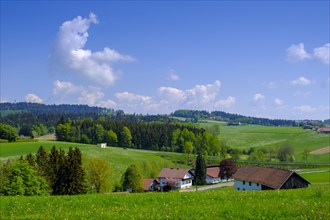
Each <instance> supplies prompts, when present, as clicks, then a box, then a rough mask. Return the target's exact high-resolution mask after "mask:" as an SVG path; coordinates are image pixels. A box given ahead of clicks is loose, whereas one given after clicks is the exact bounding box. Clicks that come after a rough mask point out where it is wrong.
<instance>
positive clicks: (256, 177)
mask: <svg viewBox="0 0 330 220" xmlns="http://www.w3.org/2000/svg"><path fill="white" fill-rule="evenodd" d="M233 177H234V179H235V190H269V189H295V188H306V187H308V185H309V184H310V183H309V182H308V181H307V180H305V179H304V178H303V177H301V176H300V175H298V174H297V173H295V172H294V171H291V170H284V169H279V168H271V167H258V166H244V167H241V168H240V169H239V170H238V171H237V172H236V173H235V174H234V175H233Z"/></svg>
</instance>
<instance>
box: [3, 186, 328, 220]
mask: <svg viewBox="0 0 330 220" xmlns="http://www.w3.org/2000/svg"><path fill="white" fill-rule="evenodd" d="M329 208H330V188H329V185H328V186H319V187H317V188H313V187H312V188H307V189H296V190H274V191H244V192H243V191H234V190H210V191H203V192H191V193H180V192H171V193H140V194H108V195H104V194H90V195H79V196H53V197H51V196H46V197H44V196H42V197H37V196H35V197H18V196H17V197H2V198H1V207H0V211H1V216H0V218H1V219H329V218H330V212H329Z"/></svg>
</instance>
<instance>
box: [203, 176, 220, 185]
mask: <svg viewBox="0 0 330 220" xmlns="http://www.w3.org/2000/svg"><path fill="white" fill-rule="evenodd" d="M205 180H206V182H207V183H208V184H213V183H219V182H221V178H220V177H218V178H213V177H210V176H206V179H205Z"/></svg>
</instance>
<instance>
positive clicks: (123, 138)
mask: <svg viewBox="0 0 330 220" xmlns="http://www.w3.org/2000/svg"><path fill="white" fill-rule="evenodd" d="M119 145H120V146H121V147H131V145H132V134H131V131H130V130H129V128H128V127H126V126H124V127H123V129H122V130H121V133H120V140H119Z"/></svg>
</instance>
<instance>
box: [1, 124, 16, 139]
mask: <svg viewBox="0 0 330 220" xmlns="http://www.w3.org/2000/svg"><path fill="white" fill-rule="evenodd" d="M17 136H18V135H17V131H16V129H15V128H14V127H12V126H10V125H6V124H2V123H0V139H5V140H8V141H9V142H14V141H16V139H17Z"/></svg>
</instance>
